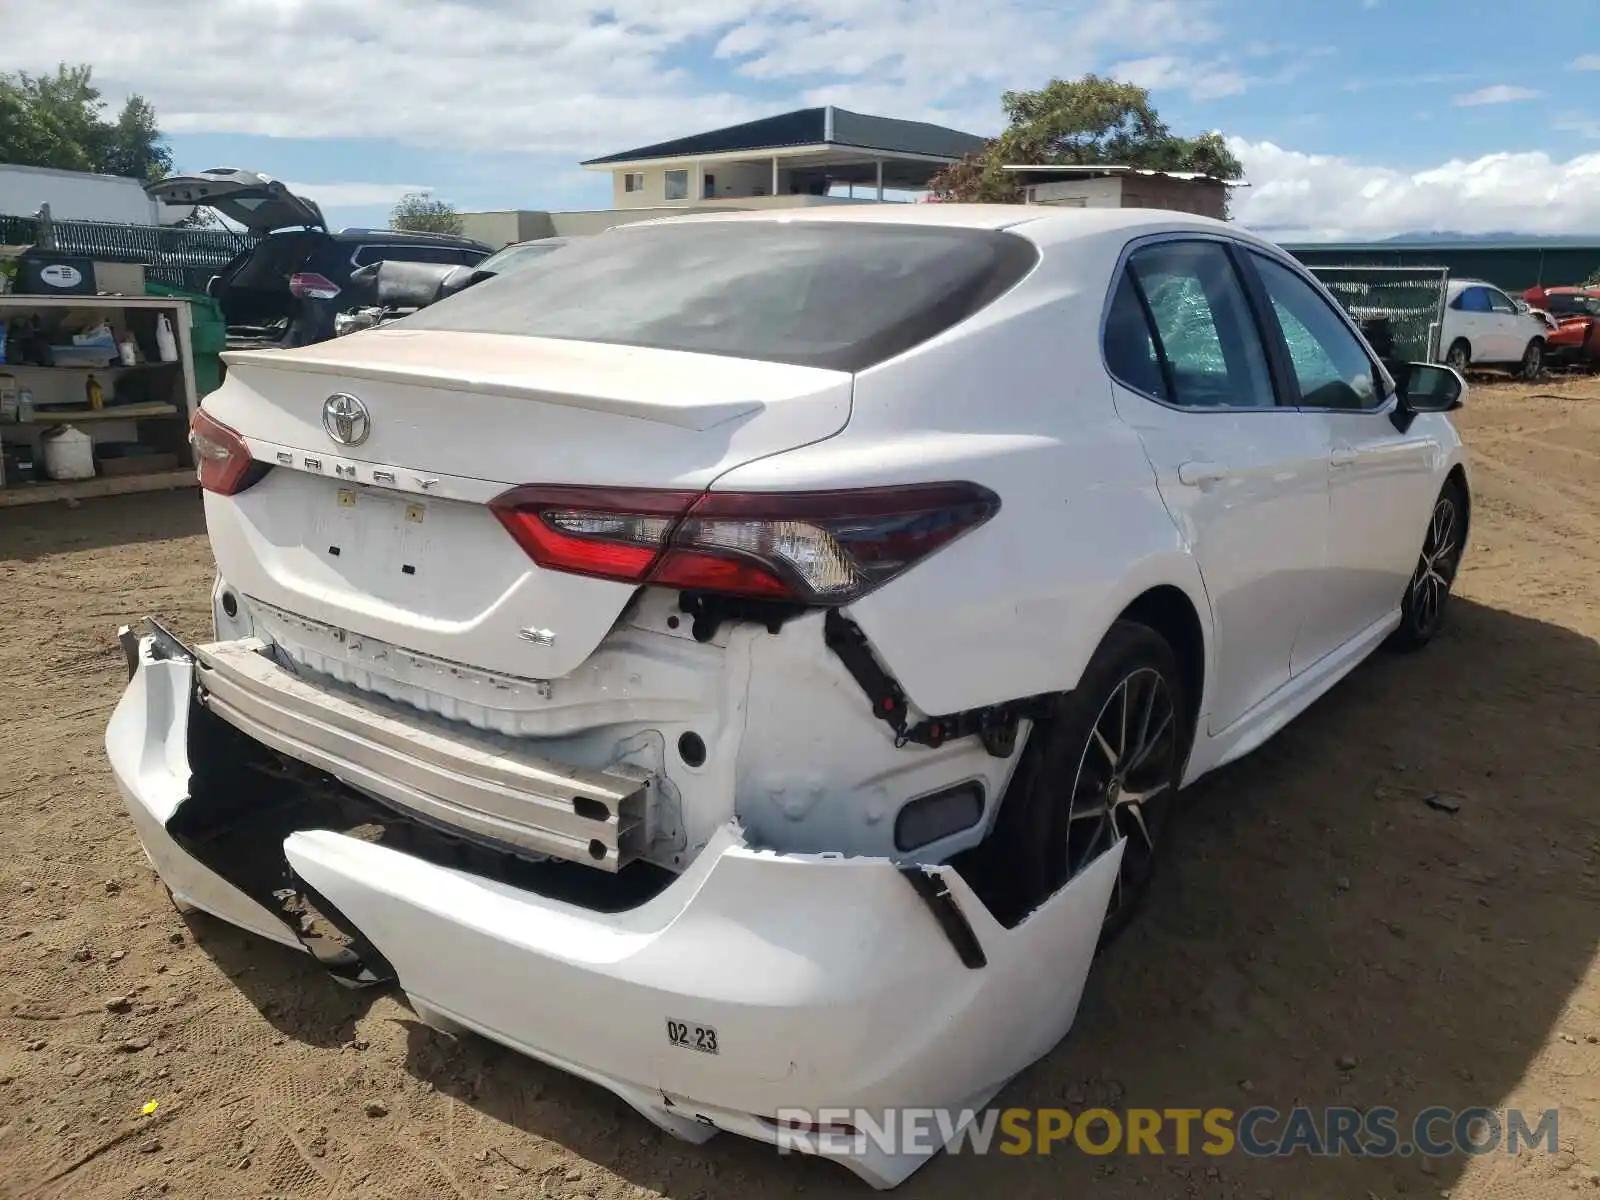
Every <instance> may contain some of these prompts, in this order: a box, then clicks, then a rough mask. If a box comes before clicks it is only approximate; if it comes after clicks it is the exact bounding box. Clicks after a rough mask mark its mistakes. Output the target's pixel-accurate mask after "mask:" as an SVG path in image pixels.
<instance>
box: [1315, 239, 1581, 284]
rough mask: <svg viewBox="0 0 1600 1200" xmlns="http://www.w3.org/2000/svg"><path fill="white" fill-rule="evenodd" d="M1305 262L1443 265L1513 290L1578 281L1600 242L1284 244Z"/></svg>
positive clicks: (1452, 272)
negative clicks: (1381, 245)
mask: <svg viewBox="0 0 1600 1200" xmlns="http://www.w3.org/2000/svg"><path fill="white" fill-rule="evenodd" d="M1284 249H1285V250H1287V251H1288V252H1289V253H1290V254H1292V255H1294V256H1295V257H1296V258H1298V259H1299V260H1300V261H1301V262H1303V263H1305V264H1306V265H1307V266H1308V267H1321V266H1364V267H1445V268H1448V270H1449V271H1450V277H1451V278H1452V279H1463V278H1464V279H1483V280H1487V281H1488V282H1489V283H1492V284H1494V285H1495V286H1496V287H1499V288H1504V289H1505V290H1506V291H1508V292H1510V293H1511V294H1512V295H1514V296H1515V295H1520V294H1521V293H1522V292H1524V291H1526V290H1527V289H1528V288H1531V287H1535V286H1537V285H1541V284H1542V285H1544V286H1545V287H1558V286H1561V285H1563V284H1576V283H1582V282H1583V281H1584V280H1586V279H1588V278H1589V277H1590V276H1591V275H1593V274H1595V273H1596V272H1600V245H1594V246H1545V247H1541V246H1537V245H1529V246H1485V247H1482V248H1477V247H1473V248H1465V247H1454V246H1452V247H1449V248H1446V249H1438V248H1435V247H1432V246H1428V245H1426V244H1417V245H1397V246H1396V247H1395V248H1394V249H1392V250H1391V249H1388V248H1383V249H1378V248H1375V247H1372V246H1339V245H1333V244H1327V245H1323V244H1317V245H1285V246H1284Z"/></svg>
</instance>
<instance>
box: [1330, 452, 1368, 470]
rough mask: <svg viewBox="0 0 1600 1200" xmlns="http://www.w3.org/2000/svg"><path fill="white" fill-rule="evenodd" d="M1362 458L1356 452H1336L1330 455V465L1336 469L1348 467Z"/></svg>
mask: <svg viewBox="0 0 1600 1200" xmlns="http://www.w3.org/2000/svg"><path fill="white" fill-rule="evenodd" d="M1360 457H1361V455H1360V454H1359V453H1357V452H1356V451H1354V450H1335V451H1334V452H1333V453H1332V454H1330V455H1328V463H1329V464H1330V465H1331V466H1335V467H1348V466H1349V465H1350V464H1351V463H1353V462H1355V461H1356V459H1358V458H1360Z"/></svg>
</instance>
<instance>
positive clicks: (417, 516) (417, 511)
mask: <svg viewBox="0 0 1600 1200" xmlns="http://www.w3.org/2000/svg"><path fill="white" fill-rule="evenodd" d="M406 520H408V521H410V522H411V523H412V524H413V525H421V524H422V505H420V504H408V505H406Z"/></svg>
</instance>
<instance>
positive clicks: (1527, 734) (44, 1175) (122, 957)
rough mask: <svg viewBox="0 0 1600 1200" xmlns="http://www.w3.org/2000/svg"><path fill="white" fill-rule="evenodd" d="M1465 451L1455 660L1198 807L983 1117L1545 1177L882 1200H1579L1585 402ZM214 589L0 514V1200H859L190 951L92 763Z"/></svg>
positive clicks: (1011, 1184) (1249, 1179) (1206, 790)
mask: <svg viewBox="0 0 1600 1200" xmlns="http://www.w3.org/2000/svg"><path fill="white" fill-rule="evenodd" d="M1460 424H1461V426H1462V428H1463V429H1464V430H1465V432H1466V436H1467V438H1468V440H1469V442H1470V445H1471V449H1472V453H1473V459H1474V462H1475V465H1476V486H1477V491H1478V498H1477V505H1476V513H1475V525H1474V529H1473V537H1472V546H1471V552H1470V558H1469V563H1468V566H1467V569H1466V570H1465V572H1464V574H1463V576H1462V578H1461V581H1460V587H1459V591H1458V599H1457V601H1456V602H1455V607H1454V611H1453V614H1452V621H1453V623H1452V626H1451V628H1450V630H1449V632H1448V635H1447V636H1445V637H1443V638H1442V639H1441V640H1440V641H1439V642H1437V643H1436V644H1435V645H1434V646H1433V647H1431V648H1430V649H1429V650H1428V651H1426V652H1424V653H1423V654H1422V655H1420V656H1415V657H1409V658H1394V657H1390V656H1386V655H1385V656H1379V657H1378V658H1376V659H1375V660H1373V661H1372V662H1370V663H1369V664H1367V665H1366V666H1364V667H1363V668H1361V669H1360V670H1359V671H1358V672H1357V673H1356V674H1355V675H1354V676H1353V677H1352V678H1350V679H1349V680H1348V681H1347V682H1345V683H1344V684H1343V685H1342V686H1341V687H1339V688H1338V689H1337V690H1336V691H1335V693H1334V694H1332V695H1330V696H1329V697H1327V698H1325V699H1324V700H1323V701H1321V702H1320V703H1319V704H1318V705H1317V706H1316V707H1315V708H1314V709H1313V710H1312V711H1310V712H1309V713H1308V714H1306V715H1305V716H1304V717H1302V718H1301V719H1300V720H1299V721H1298V722H1296V723H1295V725H1294V726H1293V727H1292V728H1290V729H1289V730H1287V731H1286V732H1285V733H1284V734H1282V735H1280V737H1279V738H1278V739H1277V740H1275V741H1274V742H1273V743H1272V744H1270V745H1269V746H1268V747H1266V748H1265V749H1263V750H1262V751H1260V752H1259V753H1257V754H1256V755H1254V756H1253V757H1251V758H1250V759H1248V760H1247V761H1245V762H1242V763H1239V764H1236V765H1235V766H1234V767H1231V768H1229V769H1227V770H1225V771H1223V772H1221V773H1219V774H1218V775H1217V776H1215V777H1214V778H1212V779H1211V780H1208V781H1207V782H1206V783H1205V784H1203V785H1202V786H1200V787H1199V788H1197V789H1196V791H1195V793H1194V795H1193V798H1192V801H1191V802H1190V804H1189V807H1188V809H1187V811H1186V812H1185V814H1184V816H1183V818H1182V820H1181V823H1178V825H1177V829H1176V832H1175V834H1174V835H1173V836H1175V837H1178V838H1181V839H1182V843H1183V844H1182V847H1181V853H1179V854H1178V855H1177V856H1176V857H1175V858H1174V859H1173V860H1172V862H1171V865H1170V867H1169V868H1168V869H1167V871H1166V873H1165V875H1164V876H1163V877H1162V878H1161V879H1160V881H1159V883H1158V885H1157V887H1156V890H1155V894H1154V895H1153V896H1152V898H1151V904H1150V906H1149V909H1148V910H1147V912H1146V913H1145V914H1144V916H1143V917H1142V918H1141V920H1140V922H1139V923H1138V924H1137V925H1136V926H1135V927H1134V928H1133V929H1132V930H1131V931H1130V932H1129V933H1128V935H1127V936H1126V937H1125V938H1124V939H1122V940H1121V941H1119V942H1118V943H1117V944H1115V945H1114V946H1113V947H1112V948H1111V949H1110V950H1108V951H1107V953H1106V954H1105V955H1104V957H1103V958H1102V959H1101V961H1100V963H1099V964H1098V966H1097V968H1096V970H1095V972H1094V974H1093V976H1092V978H1091V981H1090V984H1089V988H1088V992H1087V994H1086V996H1085V999H1084V1003H1083V1006H1082V1009H1081V1011H1080V1015H1079V1019H1078V1023H1077V1026H1076V1028H1075V1029H1074V1030H1073V1032H1072V1034H1071V1035H1070V1036H1069V1037H1068V1039H1067V1040H1066V1041H1065V1042H1064V1043H1063V1044H1062V1045H1061V1046H1059V1047H1058V1048H1057V1049H1056V1050H1055V1051H1054V1052H1053V1053H1052V1054H1051V1055H1050V1056H1049V1057H1048V1058H1047V1059H1045V1060H1044V1061H1043V1062H1041V1063H1039V1064H1038V1065H1037V1066H1035V1067H1034V1068H1033V1069H1032V1070H1030V1071H1028V1072H1027V1073H1026V1074H1025V1075H1024V1076H1022V1077H1021V1078H1020V1079H1018V1080H1017V1081H1015V1082H1014V1083H1013V1084H1012V1085H1011V1086H1010V1087H1009V1088H1008V1089H1007V1092H1006V1093H1005V1094H1004V1096H1003V1097H1002V1100H1003V1102H1004V1103H1006V1104H1013V1105H1039V1106H1051V1105H1068V1106H1070V1107H1074V1108H1076V1107H1081V1106H1082V1105H1083V1104H1085V1103H1087V1102H1094V1101H1100V1102H1106V1103H1110V1104H1112V1105H1124V1106H1150V1107H1157V1108H1167V1107H1193V1108H1206V1107H1211V1106H1219V1105H1220V1106H1225V1107H1232V1108H1235V1109H1241V1110H1242V1109H1244V1108H1246V1107H1249V1106H1250V1105H1252V1104H1258V1103H1262V1104H1275V1105H1278V1106H1280V1107H1288V1106H1290V1105H1292V1104H1296V1103H1305V1104H1319V1105H1320V1104H1335V1103H1351V1104H1357V1105H1362V1106H1371V1105H1378V1104H1389V1105H1392V1106H1394V1107H1395V1108H1397V1109H1399V1110H1400V1111H1401V1112H1402V1113H1404V1114H1410V1113H1414V1112H1416V1111H1417V1110H1419V1109H1421V1108H1423V1107H1426V1106H1428V1105H1435V1104H1439V1105H1448V1106H1452V1107H1456V1108H1462V1107H1467V1106H1471V1105H1477V1104H1483V1105H1490V1106H1495V1107H1500V1106H1508V1105H1520V1106H1522V1107H1524V1108H1532V1109H1543V1108H1546V1107H1549V1106H1554V1105H1559V1106H1561V1117H1560V1138H1561V1142H1562V1146H1563V1152H1562V1153H1560V1154H1557V1155H1554V1156H1551V1155H1548V1154H1543V1153H1540V1154H1537V1155H1524V1156H1522V1157H1520V1158H1513V1157H1508V1156H1507V1155H1506V1154H1504V1153H1503V1152H1502V1153H1499V1154H1496V1155H1491V1156H1486V1157H1482V1158H1476V1159H1465V1158H1453V1159H1448V1160H1442V1161H1439V1162H1437V1163H1433V1164H1431V1165H1430V1164H1425V1163H1424V1162H1422V1161H1421V1160H1418V1159H1400V1158H1395V1159H1388V1160H1372V1159H1366V1160H1355V1159H1349V1158H1346V1159H1343V1160H1323V1161H1312V1160H1308V1159H1306V1158H1303V1157H1301V1158H1295V1159H1290V1160H1281V1161H1267V1160H1251V1159H1247V1158H1245V1157H1243V1156H1240V1155H1234V1156H1229V1157H1225V1158H1222V1159H1211V1158H1206V1157H1203V1156H1200V1155H1195V1156H1194V1157H1190V1158H1179V1157H1177V1156H1175V1155H1169V1156H1168V1157H1165V1158H1159V1159H1158V1158H1128V1157H1123V1156H1120V1155H1119V1156H1116V1157H1114V1158H1111V1159H1095V1158H1090V1157H1087V1156H1085V1155H1082V1154H1080V1153H1077V1152H1076V1151H1073V1150H1066V1151H1060V1152H1057V1153H1056V1154H1054V1155H1052V1156H1051V1157H1048V1158H1040V1157H1035V1158H1028V1159H1015V1158H1005V1157H1000V1156H993V1157H990V1158H987V1159H977V1158H973V1157H971V1156H970V1155H968V1156H958V1157H948V1156H947V1157H941V1158H940V1159H939V1160H937V1161H935V1162H934V1163H932V1164H930V1165H929V1166H928V1167H927V1168H926V1169H925V1170H924V1171H922V1172H921V1173H920V1174H919V1175H917V1176H915V1177H913V1179H912V1181H911V1182H910V1183H908V1184H907V1185H906V1186H905V1188H904V1189H903V1190H902V1191H901V1193H900V1194H901V1195H905V1196H908V1197H949V1198H951V1200H954V1198H956V1197H960V1196H966V1195H973V1194H980V1195H1004V1196H1007V1197H1013V1198H1017V1200H1023V1198H1027V1197H1040V1198H1044V1197H1050V1198H1052V1200H1054V1198H1058V1197H1062V1196H1078V1195H1083V1194H1086V1193H1087V1192H1089V1191H1090V1189H1091V1188H1092V1189H1093V1191H1092V1194H1094V1195H1096V1196H1106V1197H1134V1196H1139V1197H1147V1196H1206V1197H1268V1196H1276V1197H1280V1198H1281V1197H1337V1198H1339V1200H1361V1198H1364V1197H1372V1198H1374V1200H1377V1198H1382V1200H1390V1198H1393V1197H1400V1196H1408V1197H1409V1196H1439V1195H1452V1196H1455V1197H1488V1196H1508V1197H1510V1196H1517V1197H1521V1196H1545V1195H1565V1194H1568V1192H1569V1189H1570V1190H1577V1191H1580V1192H1592V1193H1593V1194H1595V1195H1597V1196H1600V1174H1596V1172H1600V1140H1597V1139H1600V969H1597V959H1596V945H1597V942H1600V810H1597V805H1596V782H1595V781H1596V779H1597V777H1600V642H1597V636H1600V381H1580V382H1571V383H1553V384H1544V385H1514V386H1513V385H1502V386H1497V387H1493V388H1491V387H1484V386H1480V387H1478V388H1476V389H1475V390H1474V393H1473V396H1472V399H1471V406H1470V408H1469V409H1468V410H1467V411H1465V412H1464V413H1463V414H1461V422H1460ZM208 564H209V556H208V552H207V547H206V544H205V540H204V537H203V532H202V523H201V517H200V506H199V501H198V499H197V497H196V495H194V494H193V493H184V494H168V495H163V496H145V497H130V498H128V499H126V500H123V501H117V500H102V501H96V502H91V503H89V504H86V505H85V506H83V507H82V508H80V509H76V510H67V509H65V508H61V507H54V506H52V507H51V508H49V509H48V510H29V509H20V510H19V509H13V510H9V511H7V512H5V513H4V515H3V516H0V614H3V615H0V812H3V814H4V820H5V825H4V847H5V848H4V851H3V853H0V1195H4V1196H6V1197H12V1196H15V1197H22V1196H30V1197H31V1196H40V1197H46V1196H50V1197H82V1198H85V1200H111V1198H113V1197H155V1196H170V1197H207V1198H216V1197H257V1196H261V1197H265V1196H272V1197H333V1196H338V1197H392V1198H395V1200H403V1198H416V1200H424V1198H429V1200H431V1198H433V1197H479V1196H483V1197H497V1196H501V1195H506V1196H522V1197H558V1196H574V1197H576V1196H595V1197H602V1198H604V1200H615V1198H620V1197H630V1196H646V1195H664V1196H673V1197H704V1198H707V1200H736V1198H746V1197H778V1196H788V1195H796V1194H799V1193H802V1192H803V1193H806V1194H807V1195H808V1196H813V1197H814V1196H818V1195H821V1196H836V1195H837V1196H846V1195H854V1196H864V1195H867V1194H869V1193H868V1192H867V1191H866V1189H865V1188H863V1187H861V1186H858V1185H857V1184H855V1182H854V1181H853V1180H852V1179H851V1178H850V1177H849V1176H847V1175H846V1174H845V1173H844V1172H843V1171H842V1169H840V1168H838V1167H836V1166H833V1165H831V1164H827V1163H820V1162H815V1161H803V1160H799V1159H794V1158H780V1157H778V1156H777V1155H776V1154H775V1153H774V1152H773V1151H771V1150H769V1149H767V1148H765V1147H762V1146H758V1145H755V1144H753V1143H746V1142H743V1141H740V1140H737V1139H734V1138H731V1137H726V1136H725V1137H721V1138H717V1139H714V1140H713V1141H712V1142H711V1143H710V1144H709V1145H707V1146H705V1147H702V1148H692V1147H688V1146H685V1145H681V1144H679V1143H676V1142H673V1141H671V1140H669V1139H666V1138H664V1137H663V1136H661V1135H659V1134H657V1133H656V1132H654V1131H653V1129H652V1128H651V1127H650V1126H648V1125H647V1124H646V1123H645V1122H644V1121H643V1120H642V1119H640V1118H638V1117H636V1116H634V1115H633V1114H632V1113H631V1111H630V1110H628V1109H627V1108H626V1107H625V1106H623V1105H622V1104H621V1103H620V1102H619V1101H616V1100H613V1099H611V1098H610V1097H609V1096H608V1095H607V1094H605V1093H603V1092H602V1091H600V1090H599V1089H597V1088H594V1087H591V1086H589V1085H587V1084H584V1083H581V1082H578V1081H576V1080H573V1079H570V1078H568V1077H565V1076H563V1075H561V1074H558V1073H557V1072H555V1071H552V1070H549V1069H546V1068H544V1067H542V1066H539V1065H537V1064H535V1063H532V1062H529V1061H526V1060H524V1059H522V1058H520V1057H518V1056H516V1055H514V1054H512V1053H510V1052H507V1051H502V1050H500V1049H497V1048H496V1047H494V1046H491V1045H488V1044H486V1043H483V1042H477V1041H471V1042H467V1043H464V1044H460V1045H457V1044H453V1043H451V1042H449V1041H448V1040H445V1039H441V1038H438V1037H436V1036H435V1035H434V1034H432V1033H430V1032H429V1031H427V1030H426V1029H424V1028H422V1027H421V1026H420V1025H418V1024H417V1023H416V1021H415V1019H414V1018H413V1016H412V1014H411V1013H410V1011H409V1010H408V1009H407V1008H406V1007H405V1005H404V1004H403V1003H402V1002H401V1001H400V1000H398V999H397V998H396V996H395V995H394V993H392V992H387V991H377V992H371V991H369V992H359V993H352V992H349V991H345V990H343V989H341V988H339V987H338V986H336V985H335V984H334V983H333V982H332V981H331V980H329V979H328V978H327V977H326V976H325V975H324V974H323V973H322V972H321V971H320V969H318V968H315V967H314V966H312V965H311V964H310V963H309V962H308V961H305V960H302V959H301V958H300V957H298V956H296V955H294V954H292V953H290V952H288V951H286V950H282V949H279V948H277V947H275V946H273V945H270V944H267V943H265V942H261V941H258V940H255V939H253V938H249V937H247V936H245V935H242V934H239V933H236V932H234V931H232V930H230V929H229V928H228V927H226V926H223V925H221V924H219V923H217V922H214V921H211V920H209V919H206V918H204V917H201V916H195V917H191V918H188V919H185V918H184V917H183V916H181V915H180V914H179V913H178V912H177V911H176V910H175V909H174V907H173V906H172V904H171V903H170V902H169V900H168V898H167V896H166V893H165V891H164V890H163V889H162V888H161V886H160V885H159V884H158V882H157V881H156V880H155V878H154V876H153V875H152V874H151V872H150V871H149V869H148V867H147V865H146V863H145V860H144V857H143V855H142V853H141V851H140V849H139V846H138V844H137V842H136V841H135V839H134V835H133V832H132V829H131V827H130V825H129V823H128V821H127V819H126V818H125V815H124V813H123V811H122V808H121V804H120V801H119V800H118V799H117V797H116V795H115V794H114V791H113V788H112V784H111V780H110V777H109V775H108V773H107V771H106V768H105V766H104V761H103V749H102V742H101V738H102V733H103V730H104V726H105V721H106V718H107V716H108V714H109V712H110V709H111V706H112V704H113V703H114V701H115V699H116V697H117V695H118V693H119V690H120V688H121V686H122V677H123V676H122V662H121V658H120V655H119V653H118V651H117V648H116V644H115V637H114V635H115V631H116V628H117V626H118V624H119V623H121V622H123V621H125V620H128V619H130V618H134V617H137V616H139V615H141V614H144V613H156V614H159V615H161V616H163V617H165V618H167V619H168V620H169V621H170V622H171V623H173V625H174V626H175V627H176V628H177V629H178V630H179V631H180V632H181V633H184V634H188V635H193V636H203V635H205V634H206V633H208V632H209V616H208V608H207V590H208V586H209V580H210V571H209V565H208ZM1430 796H1447V797H1453V798H1456V799H1457V800H1458V801H1459V811H1457V812H1455V813H1449V812H1444V811H1439V810H1438V809H1436V808H1434V807H1430V806H1429V805H1428V804H1427V803H1426V800H1427V798H1428V797H1430ZM1041 969H1047V966H1042V967H1041ZM118 997H122V998H125V1001H126V1003H115V1001H116V998H118ZM108 1002H112V1003H111V1008H114V1009H118V1010H121V1011H111V1009H108ZM1349 1058H1353V1059H1354V1060H1355V1065H1354V1066H1353V1068H1351V1069H1341V1067H1340V1060H1346V1063H1348V1059H1349ZM152 1100H154V1101H157V1102H158V1105H159V1106H158V1107H157V1108H156V1110H155V1112H154V1114H153V1115H151V1116H141V1115H140V1114H141V1108H142V1106H144V1105H145V1104H146V1103H147V1102H148V1101H152ZM369 1104H373V1105H376V1106H381V1109H382V1111H383V1115H379V1116H370V1115H368V1106H369ZM371 1111H373V1112H378V1111H380V1108H379V1107H373V1108H372V1110H371ZM1169 1150H1170V1147H1169Z"/></svg>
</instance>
